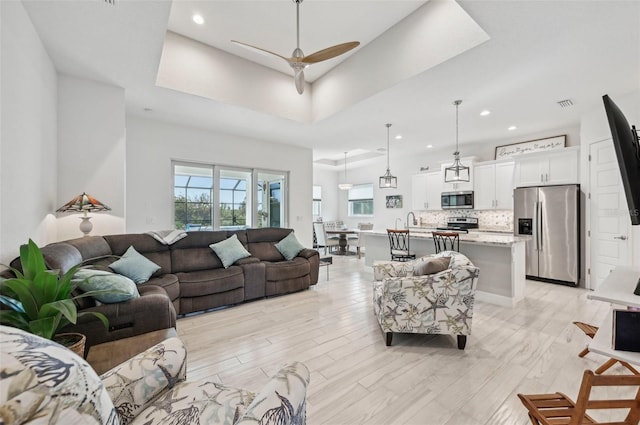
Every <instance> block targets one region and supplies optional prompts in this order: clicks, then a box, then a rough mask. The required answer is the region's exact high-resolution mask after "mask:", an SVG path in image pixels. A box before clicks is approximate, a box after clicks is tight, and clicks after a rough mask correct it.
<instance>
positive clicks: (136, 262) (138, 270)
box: [109, 246, 160, 284]
mask: <svg viewBox="0 0 640 425" xmlns="http://www.w3.org/2000/svg"><path fill="white" fill-rule="evenodd" d="M109 268H110V269H111V270H113V271H114V272H116V273H119V274H121V275H123V276H126V277H128V278H129V279H131V280H133V281H134V282H135V283H137V284H140V283H144V282H146V281H147V280H149V278H150V277H151V275H152V274H154V273H155V272H156V271H158V270H160V266H159V265H157V264H156V263H154V262H153V261H151V260H149V259H148V258H147V257H145V256H144V255H142V254H140V253H139V252H138V251H136V250H135V248H134V247H133V246H130V247H129V249H127V252H125V253H124V255H123V256H122V257H120V259H119V260H118V261H115V262H113V263H111V264H109Z"/></svg>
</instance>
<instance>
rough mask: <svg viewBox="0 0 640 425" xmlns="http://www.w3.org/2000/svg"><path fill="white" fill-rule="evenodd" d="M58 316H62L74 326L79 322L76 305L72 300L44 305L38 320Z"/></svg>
mask: <svg viewBox="0 0 640 425" xmlns="http://www.w3.org/2000/svg"><path fill="white" fill-rule="evenodd" d="M58 314H61V315H62V316H64V317H65V318H66V319H67V320H68V321H69V322H71V323H73V324H75V323H76V321H77V320H78V311H77V309H76V305H75V304H74V303H73V301H72V300H70V299H66V300H58V301H53V302H50V303H47V304H44V305H43V306H42V308H41V309H40V314H39V315H38V318H40V319H44V318H45V317H51V316H56V315H58ZM54 333H55V332H54Z"/></svg>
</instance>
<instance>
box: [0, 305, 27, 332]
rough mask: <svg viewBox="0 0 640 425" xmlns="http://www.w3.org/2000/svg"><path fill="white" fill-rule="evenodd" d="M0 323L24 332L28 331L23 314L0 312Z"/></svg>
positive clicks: (8, 311)
mask: <svg viewBox="0 0 640 425" xmlns="http://www.w3.org/2000/svg"><path fill="white" fill-rule="evenodd" d="M0 323H2V324H4V325H9V326H13V327H14V328H19V329H22V330H25V331H30V329H29V322H28V321H27V318H26V317H25V315H24V314H21V313H19V312H17V311H10V310H0Z"/></svg>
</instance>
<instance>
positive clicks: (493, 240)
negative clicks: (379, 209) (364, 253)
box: [368, 228, 530, 246]
mask: <svg viewBox="0 0 640 425" xmlns="http://www.w3.org/2000/svg"><path fill="white" fill-rule="evenodd" d="M433 231H436V229H429V228H420V229H409V233H410V235H411V238H412V239H413V238H416V239H433V236H432V235H431V232H433ZM368 233H370V234H372V235H380V236H385V237H386V236H387V231H386V230H384V231H381V230H372V231H371V232H368ZM529 238H530V236H514V235H513V234H512V233H488V232H471V233H460V243H472V244H480V245H505V246H511V245H513V244H515V243H520V242H524V241H526V240H528V239H529Z"/></svg>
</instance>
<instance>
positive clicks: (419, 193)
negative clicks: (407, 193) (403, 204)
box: [411, 171, 443, 211]
mask: <svg viewBox="0 0 640 425" xmlns="http://www.w3.org/2000/svg"><path fill="white" fill-rule="evenodd" d="M442 179H443V177H442V173H440V171H432V172H430V173H420V174H414V175H413V176H411V199H412V202H411V206H412V207H413V208H412V209H414V210H417V211H422V210H439V209H440V193H441V192H442Z"/></svg>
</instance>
